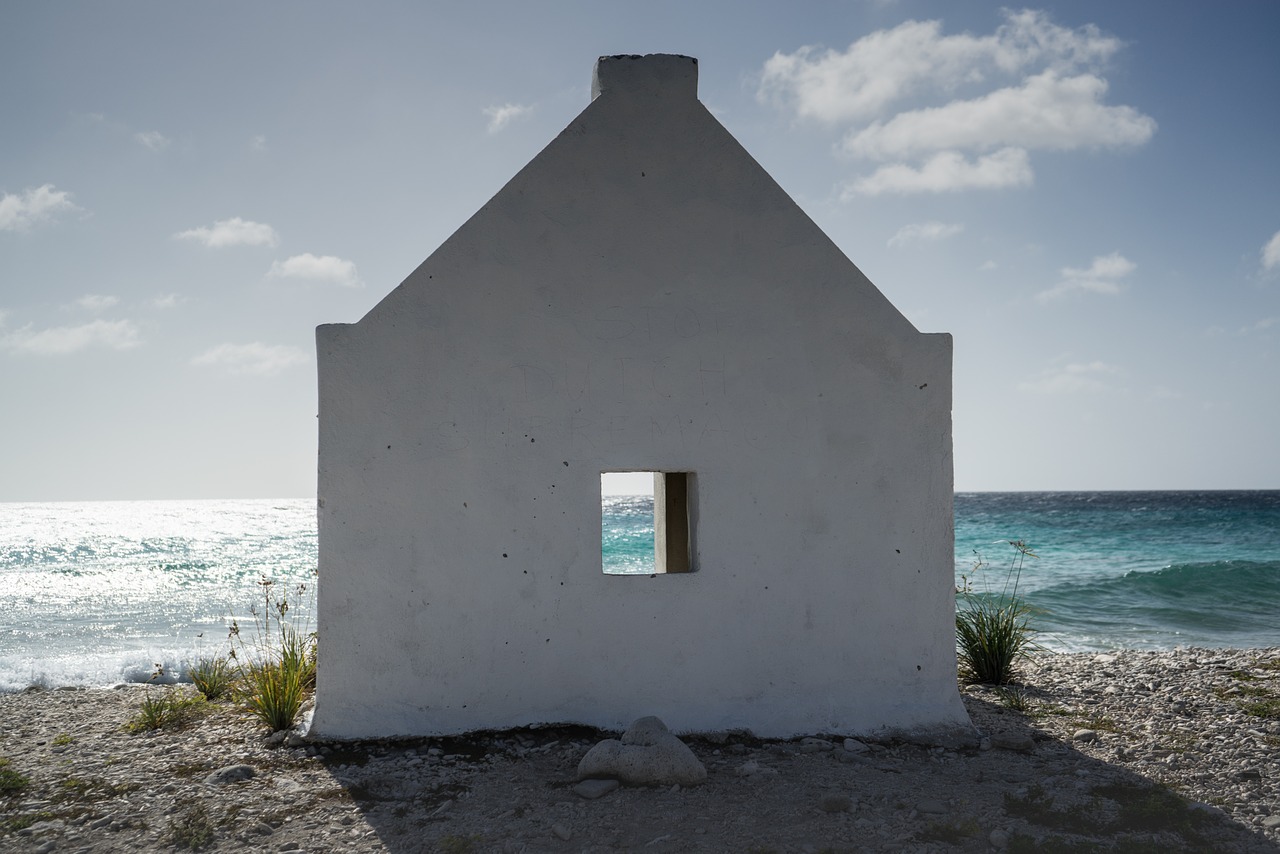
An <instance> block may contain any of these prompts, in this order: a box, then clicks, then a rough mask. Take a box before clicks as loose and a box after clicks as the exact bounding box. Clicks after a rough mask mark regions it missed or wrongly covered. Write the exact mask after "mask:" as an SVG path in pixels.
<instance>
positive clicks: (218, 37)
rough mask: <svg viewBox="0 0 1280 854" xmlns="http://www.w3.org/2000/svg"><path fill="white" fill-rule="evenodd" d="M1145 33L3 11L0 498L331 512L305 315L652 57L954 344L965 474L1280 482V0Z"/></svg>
mask: <svg viewBox="0 0 1280 854" xmlns="http://www.w3.org/2000/svg"><path fill="white" fill-rule="evenodd" d="M1154 8H1156V7H1154V6H1153V5H1151V4H1139V3H1115V2H1087V1H1086V2H1070V3H1067V2H1055V3H1047V4H1040V5H1036V6H1032V7H1029V8H1026V9H1020V8H1003V7H1001V6H999V5H998V4H995V3H979V2H972V3H954V2H941V0H897V2H893V0H844V2H822V3H788V4H782V3H769V4H765V3H751V2H741V0H722V1H721V2H698V3H695V2H689V0H681V2H647V3H634V2H626V3H613V2H607V0H604V2H601V0H594V2H590V3H587V2H582V3H545V4H542V3H539V4H534V3H525V2H508V3H491V2H472V3H465V4H464V3H448V4H445V3H438V4H436V3H408V2H369V3H360V4H337V3H326V2H305V3H302V2H273V3H247V2H243V3H237V2H229V3H218V4H199V5H197V4H175V3H160V2H134V3H127V4H126V3H111V4H108V3H97V2H81V3H77V2H60V3H16V2H15V3H3V4H0V32H4V33H5V34H6V38H5V49H4V51H2V52H0V79H3V80H4V81H5V85H4V86H3V87H0V127H3V131H2V132H0V412H2V413H3V418H2V419H0V439H2V440H3V441H0V500H5V501H35V500H74V499H99V498H101V499H108V498H200V497H294V496H296V497H302V496H307V495H310V494H314V488H315V474H314V470H315V453H316V451H315V448H316V438H315V436H316V423H315V413H316V392H315V353H314V338H313V335H314V328H315V326H316V325H317V324H320V323H327V322H351V321H355V320H358V319H359V318H360V317H361V316H362V315H363V314H364V313H365V312H367V311H368V310H369V309H370V308H372V307H373V305H374V304H376V303H377V301H378V300H379V299H381V297H382V296H383V295H385V294H386V293H387V292H388V291H390V290H391V289H392V288H394V287H395V286H396V285H397V284H398V283H399V282H400V281H401V280H402V279H403V278H404V277H405V276H407V275H408V274H409V272H410V271H412V270H413V268H414V267H415V266H417V265H418V263H420V262H421V261H422V260H423V259H424V258H426V257H427V256H428V255H429V254H430V253H431V252H432V251H433V250H434V249H435V248H436V246H438V245H439V244H440V242H441V241H442V240H444V239H445V238H446V237H447V236H448V235H449V234H450V233H452V231H453V230H454V229H456V228H457V227H458V226H459V225H461V224H462V222H463V221H465V220H466V219H467V217H469V216H470V215H471V214H472V213H473V212H474V211H475V210H476V209H477V208H478V207H480V205H482V204H483V203H484V202H485V201H486V200H487V199H488V198H489V197H490V196H491V195H493V193H495V192H496V191H497V190H498V189H499V188H501V186H502V185H503V184H504V183H505V182H506V181H507V180H508V179H509V178H510V177H511V176H512V175H513V174H514V173H515V172H516V171H517V170H518V169H519V168H520V167H521V166H523V165H524V164H525V163H526V162H527V161H528V160H529V159H531V158H532V157H533V156H534V155H535V154H537V152H538V151H539V150H540V149H541V148H542V147H543V146H544V145H545V144H546V143H547V142H549V141H550V140H551V139H552V138H553V137H554V136H555V135H556V134H557V133H558V132H559V131H560V129H561V128H563V127H564V125H566V124H567V123H568V122H569V121H570V120H571V119H572V118H573V116H574V115H576V114H577V113H578V112H579V111H580V110H581V109H582V108H583V107H585V106H586V104H587V102H588V99H589V89H590V77H591V67H592V63H593V62H594V60H595V58H596V56H598V55H600V54H615V53H651V52H666V53H684V54H689V55H692V56H696V57H698V59H699V68H700V84H699V94H700V97H701V99H702V101H703V103H705V104H706V105H707V106H708V107H709V108H710V109H711V110H712V111H713V112H714V113H715V115H716V116H717V117H718V118H719V119H720V120H721V121H722V122H723V123H724V124H725V125H726V126H727V127H728V129H729V130H730V131H731V132H732V133H733V134H734V135H735V136H736V137H737V138H738V139H739V140H740V141H741V142H742V143H743V145H745V146H746V148H747V149H748V151H750V152H751V153H752V154H753V155H754V156H755V157H756V159H757V160H759V161H760V163H761V164H762V165H763V166H764V167H765V168H766V169H767V170H768V171H769V172H770V173H771V174H772V175H773V176H774V178H775V179H777V180H778V182H779V183H780V184H781V185H782V186H783V188H784V189H786V190H787V191H788V192H789V193H791V195H792V196H793V197H794V198H795V199H796V201H797V202H799V204H800V205H801V207H803V208H804V209H805V210H806V211H807V212H808V214H809V215H810V216H811V217H813V219H814V220H815V221H816V222H817V223H818V224H819V225H820V226H821V227H822V228H823V229H824V230H825V231H826V232H827V233H828V234H829V235H830V236H831V238H832V239H833V240H834V241H835V242H836V243H837V244H838V245H839V246H840V247H841V248H842V249H843V250H844V251H845V252H846V253H847V254H848V255H849V257H850V258H852V259H853V261H854V262H855V263H856V264H858V266H859V267H860V268H861V269H862V270H863V271H864V272H865V273H866V274H867V275H868V276H869V277H870V278H871V279H872V281H873V282H875V283H876V284H877V285H878V286H879V287H880V289H881V290H883V291H884V292H885V293H886V295H887V296H888V297H889V298H890V299H891V300H892V301H893V302H894V303H895V304H897V305H898V307H899V308H900V309H902V311H903V312H904V313H905V314H906V315H907V317H908V318H909V319H910V320H911V321H912V322H913V323H914V324H915V325H916V326H917V328H919V329H921V330H922V331H927V332H950V333H952V334H953V335H954V336H955V410H954V421H955V471H956V486H957V488H958V489H960V490H1006V489H1009V490H1048V489H1196V488H1280V439H1278V438H1277V437H1278V436H1280V430H1278V429H1277V427H1278V425H1280V163H1278V161H1277V154H1276V152H1277V150H1280V149H1278V146H1280V143H1278V142H1277V141H1278V140H1280V109H1277V106H1276V105H1277V104H1280V51H1277V50H1276V47H1275V37H1276V35H1277V33H1280V4H1277V3H1274V2H1267V1H1266V0H1257V1H1256V2H1249V0H1239V2H1232V3H1226V4H1206V3H1203V2H1182V0H1164V2H1161V3H1160V4H1159V5H1158V9H1159V13H1158V15H1157V14H1153V13H1152V10H1153V9H1154Z"/></svg>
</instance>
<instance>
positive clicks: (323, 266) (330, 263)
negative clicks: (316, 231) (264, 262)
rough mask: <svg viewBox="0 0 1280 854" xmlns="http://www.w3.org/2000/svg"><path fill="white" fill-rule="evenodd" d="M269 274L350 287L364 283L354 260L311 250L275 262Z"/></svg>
mask: <svg viewBox="0 0 1280 854" xmlns="http://www.w3.org/2000/svg"><path fill="white" fill-rule="evenodd" d="M267 275H268V276H271V277H273V278H278V279H315V280H317V281H322V282H333V283H334V284H338V285H344V286H346V287H349V288H355V287H359V286H360V285H362V284H363V282H361V281H360V276H359V274H358V273H357V272H356V265H355V264H354V263H353V262H351V261H344V260H343V259H341V258H338V257H336V256H333V255H312V254H311V253H310V252H307V253H304V254H302V255H294V256H293V257H292V258H288V259H286V260H285V261H276V262H274V263H273V264H272V265H271V269H270V270H269V271H268V272H267Z"/></svg>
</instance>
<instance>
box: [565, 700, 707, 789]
mask: <svg viewBox="0 0 1280 854" xmlns="http://www.w3.org/2000/svg"><path fill="white" fill-rule="evenodd" d="M593 777H605V778H611V779H615V780H620V781H621V782H623V783H626V784H627V785H630V786H669V785H672V784H676V785H680V786H696V785H698V784H699V783H701V782H703V781H705V780H706V779H707V769H706V766H705V765H703V764H702V763H701V762H700V761H699V760H698V757H697V756H694V755H693V751H692V750H690V749H689V746H688V745H686V744H685V743H684V742H683V741H681V740H680V739H678V738H676V737H675V736H674V735H672V734H671V732H670V731H669V730H668V729H667V725H666V724H664V723H663V722H662V721H661V720H660V719H659V718H656V717H653V716H652V715H650V716H649V717H644V718H640V719H639V720H637V721H636V722H635V723H633V724H632V725H631V726H630V727H629V728H628V729H627V731H626V732H624V733H623V734H622V740H621V741H619V740H617V739H612V738H610V739H605V740H604V741H602V742H600V743H599V744H597V745H596V746H595V747H593V748H591V750H590V751H588V752H587V755H586V756H584V757H582V761H581V762H579V763H578V778H579V779H583V780H585V779H588V778H593Z"/></svg>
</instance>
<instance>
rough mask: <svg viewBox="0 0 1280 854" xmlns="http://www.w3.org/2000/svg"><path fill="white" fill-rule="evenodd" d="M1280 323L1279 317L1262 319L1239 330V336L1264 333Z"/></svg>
mask: <svg viewBox="0 0 1280 854" xmlns="http://www.w3.org/2000/svg"><path fill="white" fill-rule="evenodd" d="M1277 323H1280V317H1264V318H1262V319H1261V320H1259V321H1257V322H1256V323H1252V324H1250V325H1248V326H1246V327H1244V328H1242V329H1241V330H1240V333H1239V334H1241V335H1251V334H1253V333H1254V332H1266V331H1267V330H1268V329H1270V328H1271V327H1273V326H1275V325H1276V324H1277Z"/></svg>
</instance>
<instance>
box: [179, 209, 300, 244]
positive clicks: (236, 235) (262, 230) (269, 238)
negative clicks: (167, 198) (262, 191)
mask: <svg viewBox="0 0 1280 854" xmlns="http://www.w3.org/2000/svg"><path fill="white" fill-rule="evenodd" d="M174 237H175V238H177V239H179V240H195V241H198V242H200V243H203V244H204V245H205V246H208V247H210V248H212V249H221V248H223V247H225V246H275V245H276V244H278V243H279V242H280V235H279V234H277V233H276V230H275V229H274V228H272V227H271V226H269V225H267V224H266V223H264V222H253V221H252V220H247V219H241V218H240V217H238V216H233V217H232V218H231V219H220V220H218V221H216V222H215V223H214V224H213V226H212V227H210V226H204V225H202V226H200V227H199V228H189V229H187V230H186V231H179V232H178V233H177V234H175V235H174Z"/></svg>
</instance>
